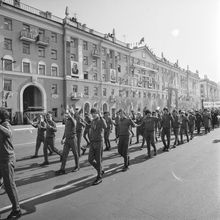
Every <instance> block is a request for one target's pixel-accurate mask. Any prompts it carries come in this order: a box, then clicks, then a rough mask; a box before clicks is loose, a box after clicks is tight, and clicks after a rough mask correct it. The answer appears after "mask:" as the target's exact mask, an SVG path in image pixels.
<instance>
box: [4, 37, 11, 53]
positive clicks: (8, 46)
mask: <svg viewBox="0 0 220 220" xmlns="http://www.w3.org/2000/svg"><path fill="white" fill-rule="evenodd" d="M4 49H5V50H12V40H11V39H8V38H5V39H4Z"/></svg>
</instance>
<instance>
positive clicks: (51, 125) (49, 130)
mask: <svg viewBox="0 0 220 220" xmlns="http://www.w3.org/2000/svg"><path fill="white" fill-rule="evenodd" d="M45 129H46V138H45V141H44V162H43V163H42V164H40V166H45V165H49V161H48V154H47V150H48V147H49V146H50V149H51V150H52V151H53V152H55V153H56V154H58V155H59V156H60V160H62V152H60V151H59V150H58V149H57V148H56V147H55V132H56V131H57V126H56V123H55V122H54V121H53V118H52V114H51V113H50V112H48V113H47V114H46V128H45Z"/></svg>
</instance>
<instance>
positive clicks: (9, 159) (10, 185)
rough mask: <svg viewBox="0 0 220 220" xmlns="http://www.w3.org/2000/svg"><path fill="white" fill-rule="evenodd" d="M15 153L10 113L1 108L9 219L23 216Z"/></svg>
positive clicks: (0, 156)
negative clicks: (15, 175)
mask: <svg viewBox="0 0 220 220" xmlns="http://www.w3.org/2000/svg"><path fill="white" fill-rule="evenodd" d="M14 166H15V153H14V146H13V144H12V131H11V125H10V124H9V113H8V111H7V110H6V109H4V108H0V175H1V176H2V178H3V181H4V186H5V191H6V193H7V194H8V197H9V199H10V201H11V203H12V211H11V213H10V214H9V216H8V217H7V219H17V218H19V217H20V216H21V210H20V205H19V201H18V194H17V189H16V185H15V181H14Z"/></svg>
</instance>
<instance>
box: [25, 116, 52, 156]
mask: <svg viewBox="0 0 220 220" xmlns="http://www.w3.org/2000/svg"><path fill="white" fill-rule="evenodd" d="M27 119H28V121H29V123H30V124H31V125H32V126H33V127H34V128H37V138H36V145H35V154H34V155H33V156H32V157H31V158H32V159H33V158H37V157H38V151H39V149H40V146H41V143H44V140H45V130H46V122H45V121H44V116H43V115H41V114H39V115H38V118H37V121H36V122H31V121H30V120H29V118H27ZM48 150H49V151H50V154H52V153H53V152H52V150H51V149H50V148H49V147H48Z"/></svg>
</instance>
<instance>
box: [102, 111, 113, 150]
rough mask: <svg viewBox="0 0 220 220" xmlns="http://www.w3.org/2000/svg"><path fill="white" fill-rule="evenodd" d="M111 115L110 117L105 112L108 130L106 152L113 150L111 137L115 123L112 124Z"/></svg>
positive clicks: (106, 131)
mask: <svg viewBox="0 0 220 220" xmlns="http://www.w3.org/2000/svg"><path fill="white" fill-rule="evenodd" d="M109 115H110V113H109V112H104V119H105V121H106V124H107V128H106V129H104V140H105V151H110V150H111V144H110V140H109V136H110V133H111V132H112V128H113V122H112V119H111V118H110V117H109Z"/></svg>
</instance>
